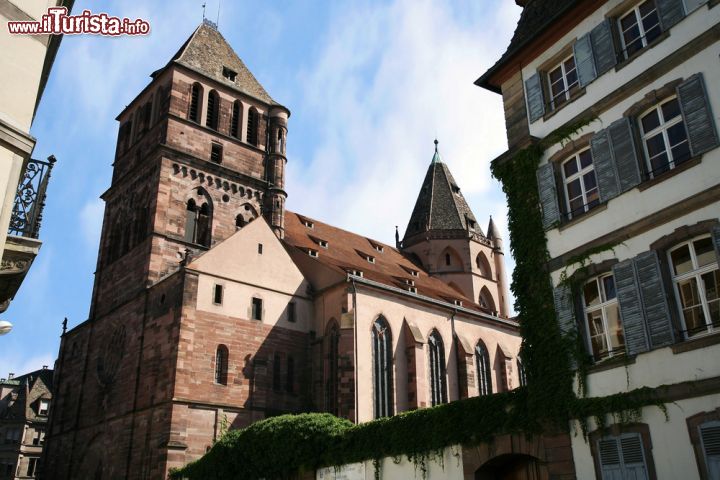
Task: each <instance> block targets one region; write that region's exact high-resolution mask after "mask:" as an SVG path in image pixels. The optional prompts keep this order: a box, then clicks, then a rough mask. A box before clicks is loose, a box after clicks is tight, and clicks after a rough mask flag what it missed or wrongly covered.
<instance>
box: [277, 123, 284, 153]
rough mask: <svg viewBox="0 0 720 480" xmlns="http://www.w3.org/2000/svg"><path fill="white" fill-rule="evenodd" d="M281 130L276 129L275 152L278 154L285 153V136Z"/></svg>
mask: <svg viewBox="0 0 720 480" xmlns="http://www.w3.org/2000/svg"><path fill="white" fill-rule="evenodd" d="M283 133H284V132H283V129H282V128H278V134H277V151H278V152H279V153H285V136H284V134H283Z"/></svg>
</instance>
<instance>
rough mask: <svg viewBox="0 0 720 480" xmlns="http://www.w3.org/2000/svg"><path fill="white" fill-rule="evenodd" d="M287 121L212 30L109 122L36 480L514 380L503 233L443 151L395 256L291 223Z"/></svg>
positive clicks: (151, 464) (151, 471) (78, 475)
mask: <svg viewBox="0 0 720 480" xmlns="http://www.w3.org/2000/svg"><path fill="white" fill-rule="evenodd" d="M289 117H290V111H289V110H288V109H287V108H286V107H285V106H283V105H281V104H279V103H277V102H276V101H275V100H273V98H272V97H271V96H270V95H269V94H268V92H266V91H265V89H264V88H263V87H262V86H261V85H260V83H259V82H258V81H257V80H256V79H255V77H254V76H253V75H252V73H250V71H249V70H248V69H247V67H246V66H245V64H244V63H243V62H242V61H241V60H240V58H238V56H237V55H236V54H235V52H234V51H233V50H232V48H231V47H230V46H229V45H228V43H227V42H226V41H225V39H224V38H223V37H222V35H221V34H220V33H219V32H218V30H217V28H216V27H215V26H214V25H213V24H211V23H210V22H207V21H205V22H203V23H202V24H201V25H200V26H199V27H198V28H197V29H196V30H195V31H194V32H193V33H192V35H191V36H190V38H189V39H188V40H187V41H186V42H185V44H183V45H182V46H181V47H180V49H179V51H178V52H177V54H175V56H174V57H173V58H172V59H171V60H170V62H168V63H167V64H166V65H165V66H164V67H162V68H161V69H159V70H157V71H156V72H154V73H153V74H152V80H151V82H150V83H149V84H148V85H147V86H146V87H145V88H144V89H143V91H141V92H140V93H139V94H138V95H137V97H136V98H135V99H134V100H133V101H132V102H130V104H129V105H128V106H127V107H126V108H125V109H124V110H123V111H122V112H121V113H120V115H119V116H118V118H117V120H118V121H119V125H120V127H119V133H118V140H117V147H116V154H115V162H114V171H113V177H112V184H111V186H110V188H109V189H108V190H107V191H106V192H105V193H104V194H103V196H102V198H103V200H104V201H105V214H104V220H103V227H102V235H101V240H100V249H99V255H98V262H97V269H96V273H95V284H94V289H93V294H92V304H91V307H90V313H89V318H88V320H86V321H85V322H83V323H81V324H79V325H77V326H75V327H74V328H72V329H71V330H69V331H67V332H65V333H64V334H63V337H62V342H61V346H60V352H59V357H58V360H57V363H56V378H55V396H54V404H53V409H52V411H51V417H50V425H49V428H48V434H47V440H46V449H45V453H44V455H45V456H44V463H43V465H42V468H43V472H44V478H48V479H51V478H56V479H86V478H97V479H110V478H131V479H164V478H166V477H167V473H168V471H169V469H170V468H173V467H181V466H183V465H185V464H186V463H188V462H190V461H193V460H196V459H197V458H199V457H201V456H202V455H203V454H205V452H206V451H207V450H208V449H209V448H210V447H211V446H212V444H213V442H215V441H216V440H217V439H218V438H219V437H220V436H221V435H222V434H223V433H224V432H225V431H227V430H228V429H234V428H243V427H246V426H248V425H250V424H251V423H252V422H255V421H257V420H260V419H263V418H266V417H268V416H273V415H278V414H282V413H299V412H317V411H321V412H330V413H333V414H335V415H338V416H340V417H344V418H347V419H349V420H351V421H354V422H365V421H369V420H372V419H375V418H379V417H383V416H391V415H394V414H396V413H399V412H402V411H406V410H412V409H417V408H424V407H430V406H433V405H437V404H440V403H445V402H450V401H453V400H457V399H462V398H467V397H472V396H478V395H486V394H490V393H493V392H499V391H506V390H510V389H513V388H516V387H517V386H519V385H521V384H522V383H523V381H524V380H523V378H524V377H523V373H522V365H521V363H520V362H519V357H518V352H519V350H520V343H521V338H520V335H519V331H518V324H517V322H515V321H514V320H513V319H512V318H510V314H509V312H510V307H509V298H508V292H507V283H506V273H505V267H504V253H503V245H502V240H501V238H500V234H499V232H498V230H497V228H496V226H495V225H494V224H493V222H492V219H491V220H490V223H489V225H488V227H487V230H486V231H483V229H482V228H481V225H480V223H479V222H478V220H477V219H476V217H475V215H474V214H473V212H472V210H471V209H470V207H469V205H468V204H467V202H466V200H465V198H464V197H463V194H462V193H461V190H460V186H459V185H458V184H457V182H456V181H455V179H454V178H453V176H452V175H451V173H450V170H449V168H448V165H447V164H445V163H444V162H443V161H442V159H441V156H440V153H439V151H438V146H437V142H436V145H435V152H434V154H432V153H433V152H431V151H429V152H428V153H429V155H428V160H430V158H431V161H430V165H429V167H428V170H427V174H426V176H425V179H424V181H423V184H422V186H420V192H419V194H418V198H417V201H416V204H415V208H414V210H413V213H412V215H411V217H410V219H409V223H408V226H407V228H406V230H405V233H404V237H403V238H402V240H401V239H400V238H399V233H398V234H396V245H387V244H384V243H382V242H379V241H375V240H373V239H370V238H367V237H365V236H363V235H360V234H356V233H351V232H348V231H345V230H342V229H340V228H337V227H334V226H331V225H328V224H326V223H323V222H322V221H320V220H318V219H314V218H310V217H308V216H305V215H302V214H299V213H295V212H291V211H288V210H286V208H285V202H286V198H287V191H288V189H287V187H286V182H285V167H286V163H287V161H288V157H287V155H286V144H287V136H288V119H289Z"/></svg>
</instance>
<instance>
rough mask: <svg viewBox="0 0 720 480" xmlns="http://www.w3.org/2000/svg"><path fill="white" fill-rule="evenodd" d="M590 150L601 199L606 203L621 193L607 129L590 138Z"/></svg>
mask: <svg viewBox="0 0 720 480" xmlns="http://www.w3.org/2000/svg"><path fill="white" fill-rule="evenodd" d="M590 150H591V153H592V158H593V165H594V166H595V176H596V178H597V182H598V191H599V192H600V201H601V202H603V203H605V202H607V201H608V200H610V199H612V198H614V197H617V195H618V193H620V187H619V185H618V181H617V176H616V175H617V174H616V172H615V162H614V161H613V156H612V151H611V149H610V135H609V133H608V131H607V129H605V130H601V131H599V132H598V133H596V134H595V135H594V136H593V137H592V139H590Z"/></svg>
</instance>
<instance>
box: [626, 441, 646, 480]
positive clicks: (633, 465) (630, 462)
mask: <svg viewBox="0 0 720 480" xmlns="http://www.w3.org/2000/svg"><path fill="white" fill-rule="evenodd" d="M620 452H621V453H622V458H623V467H624V468H625V476H624V477H623V478H633V479H636V480H643V479H645V480H647V478H648V475H647V467H646V466H645V453H644V452H643V443H642V438H641V437H640V434H638V433H631V434H624V435H622V436H620Z"/></svg>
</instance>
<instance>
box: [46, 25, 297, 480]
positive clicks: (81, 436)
mask: <svg viewBox="0 0 720 480" xmlns="http://www.w3.org/2000/svg"><path fill="white" fill-rule="evenodd" d="M289 116H290V112H289V110H288V109H287V108H285V107H284V106H282V105H280V104H278V103H277V102H275V101H274V100H273V99H272V98H271V97H270V95H269V94H268V93H267V92H266V91H265V89H264V88H263V87H262V86H261V85H260V84H259V83H258V81H257V80H256V79H255V77H254V76H253V75H252V73H250V71H249V70H248V69H247V67H246V66H245V65H244V63H243V62H242V61H241V60H240V58H238V56H237V55H236V54H235V52H234V51H233V50H232V48H231V47H230V46H229V45H228V44H227V42H226V41H225V39H224V38H223V37H222V35H221V34H220V33H219V32H218V31H217V29H216V28H215V26H214V25H213V24H211V23H210V22H204V23H203V24H201V25H200V26H199V27H198V28H197V29H196V30H195V31H194V32H193V34H192V35H191V36H190V38H189V39H188V40H187V41H186V42H185V44H184V45H182V47H181V48H180V50H179V51H178V52H177V53H176V54H175V55H174V56H173V58H172V59H171V60H170V62H169V63H167V65H165V66H164V67H163V68H161V69H159V70H157V71H156V72H154V73H153V74H152V81H151V82H150V83H149V85H147V87H145V88H144V89H143V90H142V92H140V94H139V95H138V96H137V97H136V98H135V99H134V100H133V101H132V102H130V104H129V105H128V106H127V107H126V108H125V109H124V110H123V111H122V112H121V113H120V115H119V116H118V118H117V120H118V121H119V123H120V128H119V133H118V139H117V147H116V154H115V162H114V171H113V177H112V184H111V186H110V188H109V189H108V190H107V191H106V192H105V193H104V194H103V195H102V198H103V200H104V201H105V214H104V219H103V227H102V236H101V240H100V250H99V255H98V263H97V270H96V274H95V284H94V289H93V295H92V304H91V308H90V315H89V319H88V320H87V321H86V322H84V323H83V324H81V325H80V326H78V327H76V328H74V329H73V330H72V331H71V332H68V334H67V335H64V336H63V340H62V344H61V349H60V356H59V359H58V364H57V368H58V373H57V375H58V378H59V380H60V381H59V384H58V385H57V391H58V392H59V393H60V395H59V397H58V401H57V403H56V405H55V412H56V413H57V414H56V415H54V417H53V425H51V428H50V433H49V435H48V440H49V441H48V447H47V450H48V453H47V459H48V460H47V464H46V468H47V469H46V478H64V479H65V478H92V477H94V478H126V477H127V478H159V477H160V476H162V474H163V472H162V471H156V469H158V468H159V469H161V470H162V469H163V468H164V467H163V465H164V463H165V461H166V460H167V456H168V452H172V451H173V448H175V449H177V448H181V446H179V445H173V443H172V442H173V440H172V439H171V435H170V432H169V431H168V430H167V429H169V425H170V418H171V416H172V409H171V408H170V405H169V404H168V402H169V401H170V400H171V398H173V395H175V396H177V393H178V392H177V390H175V391H174V390H173V388H174V383H173V382H174V379H175V377H176V376H177V375H178V374H177V370H176V368H175V365H173V362H172V360H173V359H174V358H176V356H177V345H178V343H179V342H180V338H179V327H178V321H177V320H178V318H179V316H180V312H181V309H182V306H183V305H182V302H183V301H184V300H183V299H184V298H186V295H185V294H186V293H187V292H188V291H189V289H191V287H192V285H188V283H187V282H188V280H187V277H186V276H185V277H179V276H177V275H175V276H173V273H175V272H177V271H178V270H179V269H181V268H184V266H185V265H187V264H188V263H189V262H190V261H191V260H192V259H193V258H195V257H196V256H198V255H201V254H203V253H204V252H205V251H207V250H208V249H209V248H212V247H213V245H215V244H218V243H220V242H222V241H223V240H225V239H227V238H228V237H229V236H231V235H232V234H233V233H235V232H236V230H237V229H239V228H242V227H243V226H245V225H246V224H247V223H248V222H250V221H252V220H253V219H255V218H256V217H258V216H263V217H264V218H265V220H266V221H267V223H268V224H269V225H270V227H271V228H272V230H273V231H274V233H275V235H276V236H277V237H280V238H282V237H283V229H284V209H285V199H286V197H287V194H286V192H285V190H284V185H285V164H286V162H287V159H286V157H285V145H286V139H287V121H288V117H289ZM183 315H184V313H183ZM77 375H81V376H80V377H78V376H77ZM288 409H292V408H288ZM168 442H170V443H168ZM161 444H162V445H161ZM158 447H159V448H158ZM110 450H114V451H116V452H120V454H119V455H113V456H112V459H110V458H106V457H105V455H104V454H103V452H107V451H110ZM158 455H160V457H158ZM121 457H122V460H119V459H120V458H121Z"/></svg>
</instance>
